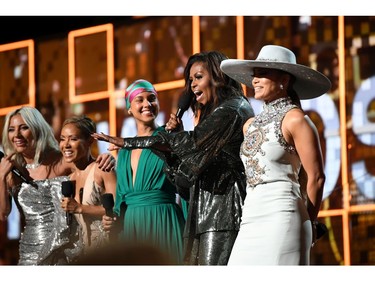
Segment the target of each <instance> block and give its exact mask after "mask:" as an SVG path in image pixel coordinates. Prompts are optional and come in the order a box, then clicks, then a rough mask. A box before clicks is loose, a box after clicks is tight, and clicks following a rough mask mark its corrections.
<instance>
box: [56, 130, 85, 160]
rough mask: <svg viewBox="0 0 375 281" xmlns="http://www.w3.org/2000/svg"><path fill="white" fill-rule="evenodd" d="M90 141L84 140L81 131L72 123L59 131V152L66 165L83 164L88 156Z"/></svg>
mask: <svg viewBox="0 0 375 281" xmlns="http://www.w3.org/2000/svg"><path fill="white" fill-rule="evenodd" d="M91 143H92V141H91V139H85V137H84V135H83V134H82V132H81V130H80V129H78V128H77V126H76V125H74V124H73V123H69V124H66V125H65V126H64V127H63V128H62V129H61V135H60V150H61V152H62V154H63V156H64V159H65V161H66V162H68V163H72V162H73V163H80V162H85V161H87V159H89V156H90V145H91Z"/></svg>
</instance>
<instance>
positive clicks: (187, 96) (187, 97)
mask: <svg viewBox="0 0 375 281" xmlns="http://www.w3.org/2000/svg"><path fill="white" fill-rule="evenodd" d="M193 97H194V95H193V94H192V93H190V92H189V93H183V94H182V95H181V96H180V98H179V100H178V108H180V109H181V110H182V111H186V110H188V109H189V106H190V104H191V101H192V100H193Z"/></svg>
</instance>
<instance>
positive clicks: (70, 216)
mask: <svg viewBox="0 0 375 281" xmlns="http://www.w3.org/2000/svg"><path fill="white" fill-rule="evenodd" d="M65 216H66V224H67V225H71V224H72V219H73V218H72V214H71V213H69V212H66V214H65Z"/></svg>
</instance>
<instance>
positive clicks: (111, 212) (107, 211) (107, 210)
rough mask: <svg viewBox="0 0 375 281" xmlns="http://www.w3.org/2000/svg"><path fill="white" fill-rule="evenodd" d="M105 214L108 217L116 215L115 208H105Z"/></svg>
mask: <svg viewBox="0 0 375 281" xmlns="http://www.w3.org/2000/svg"><path fill="white" fill-rule="evenodd" d="M105 215H106V216H107V217H111V218H113V217H114V213H113V209H105Z"/></svg>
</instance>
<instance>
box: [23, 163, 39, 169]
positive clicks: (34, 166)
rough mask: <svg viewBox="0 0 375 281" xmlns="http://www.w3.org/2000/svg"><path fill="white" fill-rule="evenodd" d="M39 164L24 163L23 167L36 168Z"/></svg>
mask: <svg viewBox="0 0 375 281" xmlns="http://www.w3.org/2000/svg"><path fill="white" fill-rule="evenodd" d="M39 166H40V164H39V163H31V164H26V165H25V168H26V169H36V168H38V167H39Z"/></svg>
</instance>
